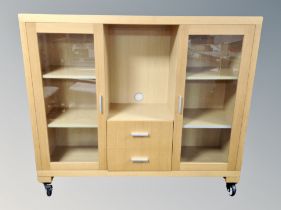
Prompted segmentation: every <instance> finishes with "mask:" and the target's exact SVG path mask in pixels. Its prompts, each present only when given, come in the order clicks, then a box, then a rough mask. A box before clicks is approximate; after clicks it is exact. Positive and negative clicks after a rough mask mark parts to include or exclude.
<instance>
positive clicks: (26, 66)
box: [19, 22, 42, 170]
mask: <svg viewBox="0 0 281 210" xmlns="http://www.w3.org/2000/svg"><path fill="white" fill-rule="evenodd" d="M19 27H20V35H21V45H22V54H23V62H24V70H25V82H26V89H27V95H28V105H29V113H30V118H31V126H32V137H33V144H34V153H35V162H36V169H37V170H40V169H42V166H41V155H40V145H39V136H38V128H37V121H36V113H35V104H34V94H33V86H32V78H31V72H30V71H31V70H30V62H29V52H28V43H27V36H26V26H25V23H24V22H19Z"/></svg>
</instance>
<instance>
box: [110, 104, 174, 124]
mask: <svg viewBox="0 0 281 210" xmlns="http://www.w3.org/2000/svg"><path fill="white" fill-rule="evenodd" d="M108 120H109V121H131V120H133V121H145V120H149V121H171V120H173V115H172V112H171V111H170V110H169V108H168V105H166V104H111V105H110V112H109V118H108Z"/></svg>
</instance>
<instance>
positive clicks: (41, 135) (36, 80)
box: [26, 23, 50, 169]
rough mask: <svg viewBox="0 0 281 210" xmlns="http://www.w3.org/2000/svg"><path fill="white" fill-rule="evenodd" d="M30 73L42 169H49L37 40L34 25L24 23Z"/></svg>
mask: <svg viewBox="0 0 281 210" xmlns="http://www.w3.org/2000/svg"><path fill="white" fill-rule="evenodd" d="M26 31H27V41H28V51H29V59H30V60H29V61H30V73H31V79H32V85H33V93H34V99H35V100H34V105H35V110H36V112H35V113H36V121H37V127H38V139H39V144H40V154H41V162H42V168H43V169H49V168H50V152H49V142H48V131H47V119H46V110H45V103H44V93H43V83H42V73H41V65H40V58H39V48H38V38H37V33H36V24H35V23H26Z"/></svg>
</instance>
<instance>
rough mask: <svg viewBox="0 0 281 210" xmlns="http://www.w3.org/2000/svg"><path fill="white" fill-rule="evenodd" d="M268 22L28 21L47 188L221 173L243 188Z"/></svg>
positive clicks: (38, 146) (36, 129) (32, 95)
mask: <svg viewBox="0 0 281 210" xmlns="http://www.w3.org/2000/svg"><path fill="white" fill-rule="evenodd" d="M261 25H262V17H182V16H177V17H167V16H165V17H164V16H161V17H157V16H155V17H152V16H91V15H40V14H38V15H37V14H20V15H19V26H20V33H21V43H22V49H23V58H24V66H25V77H26V84H27V91H28V98H29V107H30V114H31V120H32V132H33V140H34V150H35V160H36V168H37V176H38V180H39V182H41V183H44V186H45V188H46V191H47V194H48V195H51V193H52V185H51V181H52V179H53V177H55V176H96V175H97V176H120V175H121V176H123V175H126V176H127V175H133V176H135V175H136V176H161V175H163V176H210V177H224V178H225V180H226V183H227V189H228V191H229V192H230V195H234V194H235V192H236V187H235V184H236V183H237V182H238V181H239V178H240V171H241V165H242V157H243V147H244V140H245V133H246V127H247V121H248V115H249V109H250V99H251V94H252V88H253V80H254V74H255V68H256V62H257V55H258V47H259V40H260V34H261Z"/></svg>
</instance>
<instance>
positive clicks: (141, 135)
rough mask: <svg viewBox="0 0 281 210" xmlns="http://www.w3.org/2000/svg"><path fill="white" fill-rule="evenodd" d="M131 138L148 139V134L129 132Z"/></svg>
mask: <svg viewBox="0 0 281 210" xmlns="http://www.w3.org/2000/svg"><path fill="white" fill-rule="evenodd" d="M131 136H133V137H148V136H149V133H148V132H131Z"/></svg>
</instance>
